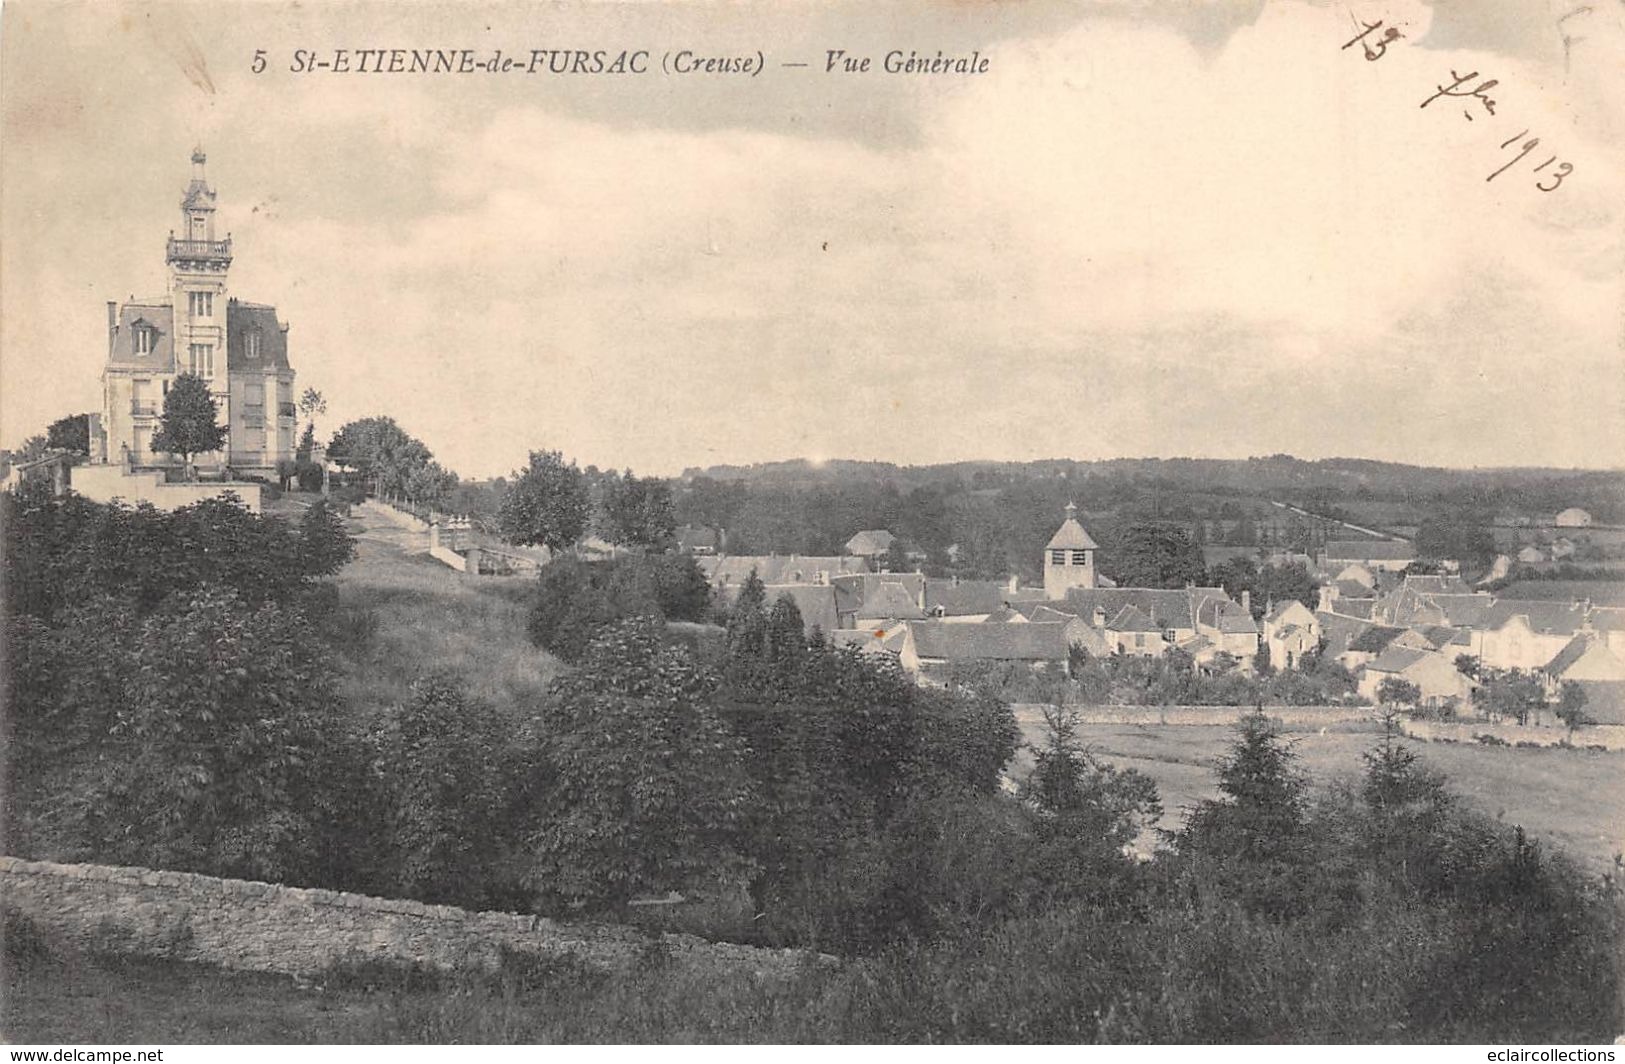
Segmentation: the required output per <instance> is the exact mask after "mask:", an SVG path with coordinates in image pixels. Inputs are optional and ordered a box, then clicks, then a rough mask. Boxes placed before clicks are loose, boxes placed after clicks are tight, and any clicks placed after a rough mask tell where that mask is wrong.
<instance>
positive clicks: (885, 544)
mask: <svg viewBox="0 0 1625 1064" xmlns="http://www.w3.org/2000/svg"><path fill="white" fill-rule="evenodd" d="M896 538H897V537H895V536H893V535H892V534H891V533H890V532H888V531H887V530H886V529H884V528H868V529H864V530H863V531H862V532H859V533H857V534H855V535H854V536H853V537H852V538H851V539H849V540H847V541H846V553H848V554H851V555H855V556H856V557H859V558H868V559H869V560H870V561H871V562H876V563H878V562H880V561H881V560H882V559H884V558H885V557H886V553H887V552H888V551H890V550H891V545H892V543H894V542H895V541H896Z"/></svg>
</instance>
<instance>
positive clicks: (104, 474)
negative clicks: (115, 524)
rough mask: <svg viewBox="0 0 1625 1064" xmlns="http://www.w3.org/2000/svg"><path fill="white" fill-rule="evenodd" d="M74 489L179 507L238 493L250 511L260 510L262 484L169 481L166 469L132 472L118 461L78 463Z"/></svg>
mask: <svg viewBox="0 0 1625 1064" xmlns="http://www.w3.org/2000/svg"><path fill="white" fill-rule="evenodd" d="M68 477H69V483H70V485H71V486H72V488H73V490H74V491H76V492H78V493H79V494H80V495H83V496H84V497H85V498H87V499H89V500H91V501H92V502H105V503H110V502H114V501H120V502H123V503H125V504H127V505H129V506H137V505H140V504H141V503H150V504H152V505H153V506H155V507H157V508H158V509H160V510H178V509H180V508H181V507H182V506H190V505H192V504H193V503H195V502H202V501H203V500H204V499H212V498H216V497H218V496H221V495H224V494H225V493H226V492H228V491H229V492H232V493H234V494H235V495H236V496H237V498H238V499H239V500H241V502H242V504H243V506H245V507H247V509H248V511H249V512H250V513H256V514H257V513H259V512H260V486H259V485H258V484H255V483H253V482H252V481H250V482H243V481H219V480H214V481H192V482H188V483H176V484H169V483H165V481H164V477H163V474H162V473H129V472H126V471H125V470H124V469H123V467H121V466H116V465H82V466H75V467H74V468H73V469H72V470H71V471H70V472H69V474H68Z"/></svg>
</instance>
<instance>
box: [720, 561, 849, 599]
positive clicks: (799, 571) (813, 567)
mask: <svg viewBox="0 0 1625 1064" xmlns="http://www.w3.org/2000/svg"><path fill="white" fill-rule="evenodd" d="M694 563H695V564H696V565H698V566H699V567H700V572H702V573H704V574H705V579H706V581H707V582H709V583H710V585H711V587H712V589H713V590H716V591H721V590H723V589H724V588H729V587H735V586H737V585H739V584H743V583H744V582H745V581H746V580H748V579H750V574H751V573H752V572H754V573H755V574H756V579H758V580H760V581H761V582H762V583H764V584H823V585H828V584H829V583H830V581H831V580H832V579H834V578H835V577H837V576H842V575H846V574H850V573H866V572H868V571H869V563H868V561H867V560H866V559H863V558H854V557H848V556H845V555H842V556H838V557H837V556H810V555H797V554H723V555H716V556H712V557H699V558H695V559H694Z"/></svg>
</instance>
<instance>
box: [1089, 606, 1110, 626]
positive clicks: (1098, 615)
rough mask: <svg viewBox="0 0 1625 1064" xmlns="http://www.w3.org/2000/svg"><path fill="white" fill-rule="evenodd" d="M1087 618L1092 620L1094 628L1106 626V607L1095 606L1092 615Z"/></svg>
mask: <svg viewBox="0 0 1625 1064" xmlns="http://www.w3.org/2000/svg"><path fill="white" fill-rule="evenodd" d="M1089 619H1090V621H1091V622H1093V624H1094V626H1095V627H1096V628H1104V627H1106V607H1104V606H1096V607H1095V612H1094V615H1093V616H1092V617H1090V618H1089Z"/></svg>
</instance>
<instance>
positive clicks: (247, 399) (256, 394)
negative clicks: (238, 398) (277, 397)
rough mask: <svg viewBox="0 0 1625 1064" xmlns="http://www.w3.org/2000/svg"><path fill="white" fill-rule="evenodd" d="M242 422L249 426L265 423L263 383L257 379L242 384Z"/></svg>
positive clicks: (254, 426)
mask: <svg viewBox="0 0 1625 1064" xmlns="http://www.w3.org/2000/svg"><path fill="white" fill-rule="evenodd" d="M243 424H244V425H246V426H247V427H249V428H260V427H262V426H264V424H265V385H263V384H261V383H259V382H258V381H250V382H249V383H248V384H246V385H244V386H243Z"/></svg>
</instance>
